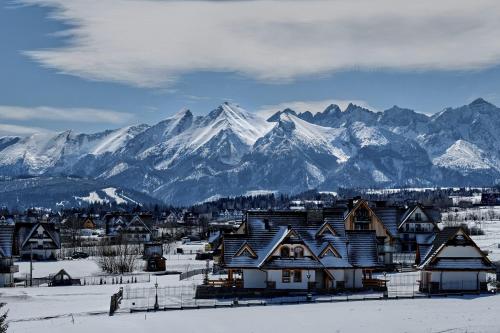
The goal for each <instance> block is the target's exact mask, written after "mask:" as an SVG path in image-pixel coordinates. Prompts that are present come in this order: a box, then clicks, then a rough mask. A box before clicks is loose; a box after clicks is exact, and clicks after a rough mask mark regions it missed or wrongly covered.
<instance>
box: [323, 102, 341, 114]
mask: <svg viewBox="0 0 500 333" xmlns="http://www.w3.org/2000/svg"><path fill="white" fill-rule="evenodd" d="M337 112H341V110H340V107H339V106H338V105H337V104H330V105H328V106H327V107H326V109H325V110H324V111H323V113H324V114H327V113H337Z"/></svg>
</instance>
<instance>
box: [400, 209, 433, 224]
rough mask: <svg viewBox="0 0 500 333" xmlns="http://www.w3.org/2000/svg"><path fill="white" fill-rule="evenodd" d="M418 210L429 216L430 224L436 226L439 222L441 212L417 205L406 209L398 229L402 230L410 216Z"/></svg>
mask: <svg viewBox="0 0 500 333" xmlns="http://www.w3.org/2000/svg"><path fill="white" fill-rule="evenodd" d="M417 208H420V210H421V211H422V212H423V213H424V214H425V215H426V216H427V218H428V219H429V222H431V223H433V224H434V225H436V221H438V220H439V211H436V210H435V209H432V208H427V207H424V206H422V205H421V204H415V205H412V206H410V207H408V209H406V211H405V212H404V213H403V214H402V216H401V218H400V220H399V223H398V228H400V227H401V226H402V225H403V223H405V222H406V220H407V219H408V218H409V217H410V215H411V214H412V213H413V212H414V211H415V210H416V209H417Z"/></svg>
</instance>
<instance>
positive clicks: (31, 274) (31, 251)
mask: <svg viewBox="0 0 500 333" xmlns="http://www.w3.org/2000/svg"><path fill="white" fill-rule="evenodd" d="M30 287H33V243H30Z"/></svg>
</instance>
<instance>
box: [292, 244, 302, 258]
mask: <svg viewBox="0 0 500 333" xmlns="http://www.w3.org/2000/svg"><path fill="white" fill-rule="evenodd" d="M293 253H294V255H295V258H303V257H304V248H303V247H302V246H296V247H295V248H294V249H293Z"/></svg>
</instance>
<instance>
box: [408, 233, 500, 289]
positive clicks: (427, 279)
mask: <svg viewBox="0 0 500 333" xmlns="http://www.w3.org/2000/svg"><path fill="white" fill-rule="evenodd" d="M417 263H418V268H419V269H420V290H421V291H424V292H429V293H440V292H451V291H485V290H487V284H488V278H489V276H494V275H495V266H494V265H493V264H492V263H491V261H490V260H489V259H488V257H487V255H486V254H485V253H484V252H483V251H481V249H480V248H479V247H478V246H477V245H476V243H475V242H474V241H473V240H472V239H471V238H470V237H469V236H468V235H467V234H466V232H465V230H464V229H463V228H461V227H446V228H444V229H443V230H441V231H440V232H439V233H438V234H437V235H436V236H435V238H434V240H433V243H432V245H431V246H420V247H419V251H418V255H417ZM490 274H491V275H490Z"/></svg>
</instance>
